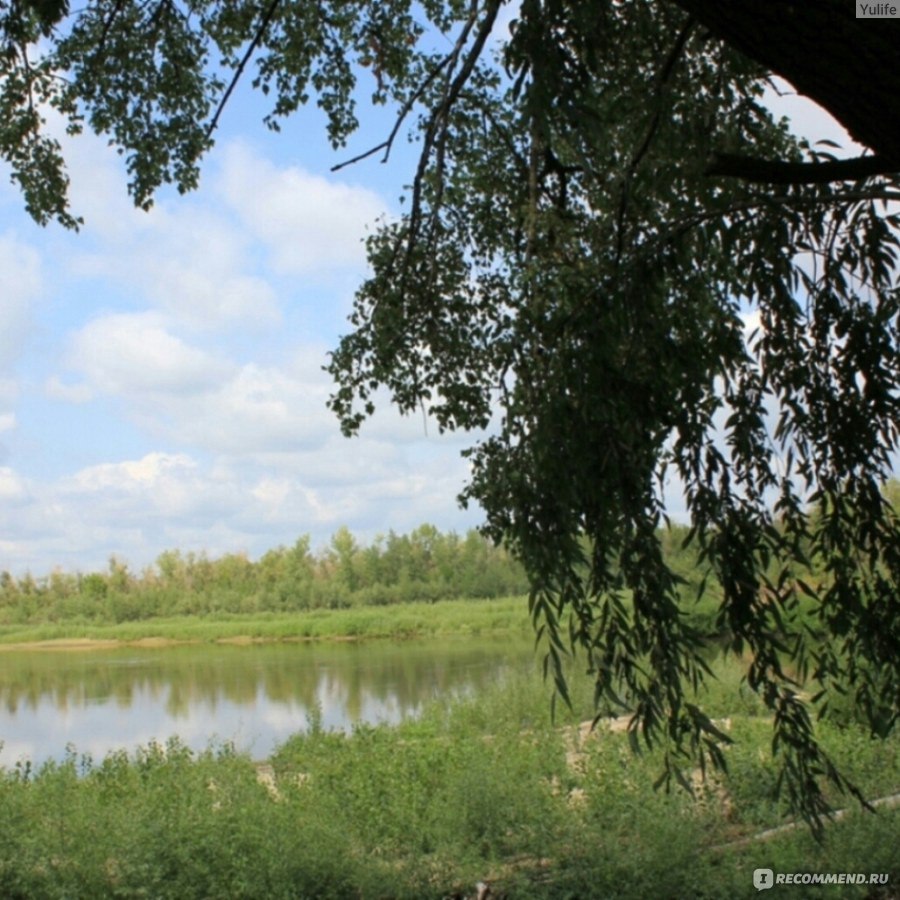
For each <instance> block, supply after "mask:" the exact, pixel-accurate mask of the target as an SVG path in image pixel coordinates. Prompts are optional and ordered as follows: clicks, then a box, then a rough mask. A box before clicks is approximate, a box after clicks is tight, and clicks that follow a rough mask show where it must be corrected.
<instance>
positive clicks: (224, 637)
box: [0, 597, 531, 647]
mask: <svg viewBox="0 0 900 900" xmlns="http://www.w3.org/2000/svg"><path fill="white" fill-rule="evenodd" d="M530 628H531V624H530V620H529V617H528V612H527V600H526V599H525V598H524V597H505V598H501V599H498V600H477V601H476V600H441V601H437V602H435V603H403V604H395V605H393V606H389V607H388V606H360V607H355V608H351V609H317V610H311V611H309V612H292V613H253V614H246V615H241V614H230V613H226V614H223V613H219V614H215V613H213V614H209V615H204V616H170V617H166V618H148V619H141V620H138V621H134V622H121V623H104V624H96V623H89V622H78V621H74V622H59V623H51V624H43V625H30V624H25V625H2V626H0V647H3V646H7V647H9V646H19V645H23V644H38V643H45V642H57V643H58V644H59V645H68V646H72V645H73V643H74V642H80V643H81V645H82V646H89V643H87V642H91V641H95V642H110V641H116V642H138V641H148V640H157V641H172V642H176V641H193V642H204V641H207V642H208V641H240V640H261V641H292V640H320V639H321V640H326V639H332V640H341V639H344V640H348V639H362V638H387V637H391V638H404V637H410V638H412V637H440V636H443V635H456V634H489V633H495V632H521V633H527V632H528V631H529V630H530ZM51 646H52V643H51Z"/></svg>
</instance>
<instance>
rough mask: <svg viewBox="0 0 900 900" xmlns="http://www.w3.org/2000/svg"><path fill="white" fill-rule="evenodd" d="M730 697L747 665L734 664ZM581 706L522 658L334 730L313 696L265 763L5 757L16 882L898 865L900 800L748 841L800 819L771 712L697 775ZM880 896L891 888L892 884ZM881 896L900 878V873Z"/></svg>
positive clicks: (133, 885) (150, 892) (329, 890)
mask: <svg viewBox="0 0 900 900" xmlns="http://www.w3.org/2000/svg"><path fill="white" fill-rule="evenodd" d="M722 671H723V674H724V675H725V676H726V677H725V679H724V680H723V687H722V688H721V690H722V692H723V693H722V697H721V698H719V697H717V698H715V700H716V702H719V700H720V699H721V700H722V702H723V703H724V702H725V695H726V693H727V692H728V690H730V688H729V684H730V683H731V682H730V680H729V679H730V678H731V675H732V673H731V672H730V670H729V669H728V667H724V668H723V669H722ZM573 691H574V698H573V700H574V705H575V710H574V712H568V711H564V712H562V713H560V716H559V718H558V719H557V720H556V722H555V723H553V724H551V723H550V722H549V719H548V705H547V688H546V685H545V684H543V683H542V682H541V681H540V680H539V679H537V678H529V677H525V676H521V677H516V678H511V679H509V680H507V681H506V682H504V683H501V684H499V685H497V686H495V687H494V688H492V689H489V690H487V691H486V692H484V693H483V694H481V695H479V696H478V697H475V698H462V699H459V698H457V699H455V700H453V701H443V702H435V703H434V704H432V705H431V706H430V707H429V708H428V709H427V710H426V711H425V713H424V714H423V715H422V716H421V717H420V718H419V719H417V720H415V721H409V722H406V723H404V724H402V725H399V726H393V727H389V726H378V727H372V726H364V727H359V728H357V729H356V730H355V731H354V732H353V733H352V734H349V735H346V734H338V733H330V732H327V731H325V730H324V729H323V728H322V726H321V722H320V721H319V720H318V717H316V716H314V717H313V721H312V722H311V723H310V726H311V727H310V729H309V731H308V732H307V733H305V734H302V735H297V736H295V737H294V738H292V739H290V740H289V741H287V742H286V743H285V744H284V745H283V746H282V747H281V748H280V749H279V751H278V752H277V753H276V754H275V756H274V757H273V759H272V760H271V768H272V773H273V779H274V780H270V781H269V782H268V783H266V782H265V780H261V779H260V778H259V775H258V771H257V768H256V767H255V766H254V764H253V763H252V762H251V761H250V760H249V759H248V758H246V757H243V756H239V755H236V754H234V753H233V752H231V751H229V750H228V749H227V748H225V749H220V750H218V751H210V752H207V753H204V754H200V755H195V754H192V753H191V752H190V751H188V750H186V749H185V748H184V747H183V746H181V745H180V744H178V742H175V741H173V742H171V743H170V744H168V745H166V746H165V747H160V746H150V747H147V748H144V749H142V750H140V751H138V752H137V753H136V754H134V755H132V756H130V757H129V756H127V755H125V754H123V753H118V754H113V755H112V756H110V757H108V758H107V759H106V760H105V761H103V762H102V763H93V762H91V761H90V760H84V759H78V758H75V757H70V758H69V759H67V760H66V761H65V762H64V763H62V764H56V765H48V766H47V767H45V768H44V769H42V770H41V771H40V772H37V773H34V772H31V771H29V770H27V769H24V768H22V767H19V768H17V769H14V770H11V771H7V772H5V773H3V774H2V776H0V810H2V815H0V896H3V897H10V898H38V900H40V898H45V897H46V898H57V897H71V898H81V897H85V898H87V897H90V898H105V897H110V898H112V897H117V898H121V897H144V896H149V897H159V898H179V900H180V898H194V897H197V898H200V897H229V898H242V897H246V898H256V897H267V898H269V897H272V898H281V897H285V898H287V897H292V898H294V897H309V898H329V897H333V898H345V897H346V898H388V897H396V898H425V900H428V898H435V900H437V898H443V897H448V896H464V895H468V896H471V895H472V894H473V893H474V885H475V883H476V882H477V881H480V880H488V881H490V882H491V883H492V884H493V885H494V890H495V892H496V894H498V895H501V896H503V895H505V896H508V897H509V898H559V900H564V898H594V897H596V898H602V897H619V898H645V897H663V898H666V897H700V898H718V897H729V898H731V897H734V898H745V897H746V898H749V897H756V896H758V895H757V893H756V891H755V889H754V888H753V883H752V873H753V870H754V869H755V868H758V867H769V868H772V869H773V870H775V871H776V872H779V871H780V872H841V871H848V872H859V871H864V872H867V873H868V872H888V873H890V875H891V880H892V881H893V882H894V887H896V881H897V879H898V878H900V849H898V848H900V814H898V813H897V812H890V811H886V810H885V811H882V812H879V813H878V814H877V815H872V814H868V813H855V814H853V815H851V816H850V817H849V818H848V819H847V820H845V821H842V822H840V823H837V824H834V825H832V826H830V827H829V828H828V829H827V831H826V839H825V843H824V844H822V845H818V844H816V843H815V842H814V841H812V839H811V838H810V836H809V834H808V832H806V831H804V830H802V829H801V830H798V831H796V832H792V833H788V834H785V835H782V836H779V837H778V838H777V839H775V840H772V841H768V842H766V843H753V844H751V845H749V846H746V847H734V846H728V845H729V843H730V842H733V841H734V840H736V839H738V838H741V837H745V836H748V835H753V834H754V833H756V832H757V831H758V830H760V829H761V828H763V827H766V826H768V825H772V824H776V823H777V822H779V821H780V820H781V817H782V813H783V810H782V809H781V808H780V806H779V804H778V803H777V801H776V800H775V799H774V795H773V793H772V787H773V771H772V761H771V754H770V753H769V741H770V733H769V730H768V726H769V723H768V722H767V721H766V720H764V719H763V718H761V717H757V716H755V715H753V713H752V711H748V710H744V711H742V712H739V713H736V714H734V715H733V716H732V724H731V728H732V734H733V736H734V737H735V738H737V739H738V740H737V743H736V744H735V745H734V746H732V747H730V748H729V749H728V750H727V751H726V752H727V756H728V758H729V763H730V774H729V775H728V777H727V778H725V779H724V780H723V781H722V782H721V783H720V784H719V786H712V787H708V788H705V787H701V788H699V789H698V791H697V795H696V796H691V795H689V794H687V793H685V792H683V791H680V790H679V791H673V792H671V793H666V792H665V791H655V790H654V789H653V787H652V782H653V780H654V779H655V777H656V775H657V774H658V773H659V770H660V765H661V760H660V758H659V756H658V754H657V753H655V752H647V753H644V754H643V755H641V756H634V755H633V754H632V753H631V752H630V750H629V749H628V742H627V738H626V736H625V735H623V734H618V733H614V732H611V731H609V730H608V729H602V728H601V729H598V730H597V731H596V732H595V733H594V734H593V735H591V736H589V737H588V738H586V739H585V740H584V741H581V742H578V743H576V741H575V733H576V732H575V729H574V726H575V725H576V724H577V723H578V722H579V720H581V719H582V718H583V717H585V716H586V715H588V713H589V710H590V696H589V685H587V684H586V683H585V682H584V680H579V681H577V682H573ZM821 731H822V738H823V740H824V741H826V742H827V743H828V744H829V747H830V749H831V750H832V752H833V753H834V754H835V756H836V757H837V758H839V759H840V761H841V762H842V763H844V764H845V765H846V767H847V768H848V770H849V774H851V775H853V776H854V777H856V778H857V780H859V781H860V783H861V784H862V786H863V787H864V788H865V789H866V791H867V792H869V793H870V794H871V795H877V794H883V793H889V792H891V791H892V790H895V789H897V787H900V763H898V757H897V749H898V741H897V740H896V739H892V740H888V741H886V742H880V741H872V740H870V739H868V738H867V737H866V736H865V735H864V734H863V733H862V732H861V731H860V730H859V729H858V728H855V727H853V726H848V727H837V726H835V725H830V724H828V723H822V725H821ZM766 896H772V897H773V898H780V897H803V898H808V897H835V898H838V897H840V898H844V897H860V898H862V897H865V896H867V892H866V889H865V888H864V887H861V886H855V885H854V886H847V885H844V886H841V887H818V888H817V887H811V886H798V887H796V888H789V887H779V888H777V889H776V890H775V891H773V893H772V894H771V895H766ZM872 896H875V895H872ZM879 896H889V895H887V894H882V895H879Z"/></svg>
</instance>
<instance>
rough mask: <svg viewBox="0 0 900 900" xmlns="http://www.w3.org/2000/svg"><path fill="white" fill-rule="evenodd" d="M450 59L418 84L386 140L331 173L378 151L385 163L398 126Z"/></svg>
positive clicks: (343, 163)
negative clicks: (382, 152)
mask: <svg viewBox="0 0 900 900" xmlns="http://www.w3.org/2000/svg"><path fill="white" fill-rule="evenodd" d="M450 59H451V57H450V56H449V55H448V56H445V57H444V58H443V59H442V60H441V61H440V62H439V63H438V64H437V65H436V66H435V67H434V68H433V69H432V70H431V71H430V72H429V73H428V76H427V77H426V78H425V79H424V80H423V81H422V82H421V83H420V84H419V86H418V87H417V88H416V89H415V91H413V93H412V94H411V95H410V97H409V99H408V100H407V101H406V103H404V104H403V108H402V109H401V110H400V112H399V113H398V114H397V119H396V121H395V122H394V127H393V128H392V129H391V133H390V134H389V135H388V136H387V139H386V140H383V141H382V142H381V143H380V144H376V145H375V146H374V147H371V148H370V149H368V150H366V151H365V152H364V153H360V154H359V155H357V156H354V157H353V159H347V160H345V161H344V162H342V163H338V164H337V165H336V166H332V167H331V171H332V172H338V171H340V170H341V169H343V168H344V167H346V166H352V165H353V164H354V163H358V162H360V161H361V160H364V159H367V158H368V157H370V156H372V155H373V154H375V153H377V152H378V151H379V150H384V156H382V157H381V161H382V162H383V163H386V162H387V161H388V159H389V158H390V155H391V148H392V147H393V146H394V141H395V140H396V138H397V133H398V132H399V131H400V126H401V125H402V124H403V122H404V120H405V119H406V117H407V116H408V115H409V113H410V112H411V110H412V108H413V106H415V104H416V101H417V100H418V99H419V98H420V97H421V96H422V94H424V93H425V90H426V88H427V87H428V85H429V84H431V82H432V81H434V79H435V78H436V77H437V75H438V73H439V72H440V71H441V70H442V69H443V68H444V67H445V66H446V65H447V64H448V63H449V62H450Z"/></svg>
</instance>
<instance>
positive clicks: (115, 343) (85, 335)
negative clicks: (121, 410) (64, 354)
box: [70, 312, 231, 397]
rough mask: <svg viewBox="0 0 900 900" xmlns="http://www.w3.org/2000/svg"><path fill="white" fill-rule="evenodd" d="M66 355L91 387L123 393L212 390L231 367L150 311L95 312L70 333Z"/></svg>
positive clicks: (179, 392)
mask: <svg viewBox="0 0 900 900" xmlns="http://www.w3.org/2000/svg"><path fill="white" fill-rule="evenodd" d="M70 358H71V362H72V366H73V367H74V368H75V369H76V370H77V371H78V372H80V373H81V374H82V376H83V377H84V378H85V379H86V380H87V381H88V383H89V384H90V385H91V386H92V387H94V388H95V389H97V390H99V391H103V392H107V393H111V394H119V395H122V396H131V395H137V396H138V397H140V396H141V395H147V394H172V395H177V396H182V397H183V396H189V395H192V394H197V393H201V392H204V391H209V390H211V389H214V388H215V387H217V386H218V385H219V384H220V383H221V382H222V380H223V379H224V378H226V377H227V376H228V374H229V372H230V369H231V366H230V365H229V364H228V363H227V362H224V361H222V360H220V359H218V358H216V357H215V356H213V355H212V354H210V353H207V352H205V351H204V350H201V349H199V348H197V347H194V346H191V345H190V344H188V343H186V342H185V341H183V340H182V339H181V338H179V337H177V336H175V335H173V334H172V333H171V332H170V331H169V330H168V328H167V327H166V323H165V321H164V320H163V319H162V318H161V317H160V316H159V315H157V314H155V313H152V312H150V313H116V314H111V315H106V316H98V317H97V318H95V319H93V320H92V321H91V322H89V323H88V324H87V325H85V326H84V328H82V329H81V330H80V331H79V332H77V333H76V334H75V335H74V337H73V339H72V348H71V353H70Z"/></svg>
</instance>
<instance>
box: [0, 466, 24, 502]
mask: <svg viewBox="0 0 900 900" xmlns="http://www.w3.org/2000/svg"><path fill="white" fill-rule="evenodd" d="M27 497H28V488H27V487H26V485H25V482H24V481H23V480H22V479H21V478H20V477H19V476H18V475H17V474H16V473H15V472H14V471H13V470H12V469H10V468H8V467H6V466H3V467H0V503H4V504H6V503H18V502H21V501H23V500H25V499H26V498H27Z"/></svg>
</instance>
